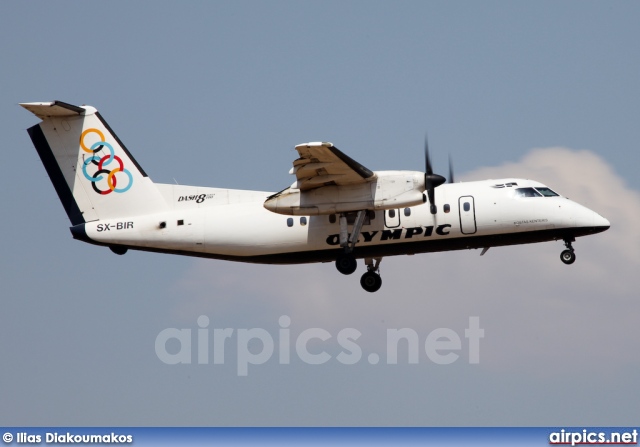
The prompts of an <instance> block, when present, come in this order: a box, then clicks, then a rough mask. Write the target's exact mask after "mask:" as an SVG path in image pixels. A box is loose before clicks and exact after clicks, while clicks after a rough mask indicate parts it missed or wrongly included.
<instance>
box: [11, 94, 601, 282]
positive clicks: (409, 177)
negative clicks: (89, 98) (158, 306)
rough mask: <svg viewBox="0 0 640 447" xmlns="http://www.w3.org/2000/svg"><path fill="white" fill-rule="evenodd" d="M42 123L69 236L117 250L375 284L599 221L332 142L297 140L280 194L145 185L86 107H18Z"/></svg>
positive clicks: (514, 188)
mask: <svg viewBox="0 0 640 447" xmlns="http://www.w3.org/2000/svg"><path fill="white" fill-rule="evenodd" d="M20 105H21V106H22V107H24V108H25V109H27V110H29V111H30V112H32V113H34V114H35V115H36V116H37V117H38V118H40V119H42V122H41V123H39V124H36V125H35V126H33V127H31V128H29V129H28V132H29V135H30V137H31V140H32V141H33V144H34V146H35V148H36V150H37V151H38V154H39V155H40V158H41V159H42V162H43V164H44V167H45V169H46V171H47V173H48V174H49V177H50V178H51V181H52V182H53V186H54V187H55V189H56V191H57V193H58V196H59V198H60V200H61V202H62V205H63V206H64V209H65V211H66V212H67V215H68V216H69V219H70V220H71V224H72V226H71V234H72V235H73V237H74V238H75V239H78V240H80V241H84V242H88V243H90V244H95V245H102V246H106V247H109V248H110V249H111V251H113V252H114V253H116V254H119V255H122V254H125V253H126V252H127V250H129V249H132V250H144V251H152V252H160V253H173V254H180V255H187V256H199V257H204V258H213V259H223V260H228V261H240V262H251V263H260V264H299V263H311V262H331V261H335V263H336V267H337V269H338V271H340V272H341V273H343V274H345V275H349V274H352V273H353V272H354V271H355V270H356V268H357V261H356V259H364V263H365V264H366V267H367V271H366V272H365V273H364V274H363V275H362V278H361V280H360V283H361V285H362V287H363V288H364V290H366V291H368V292H375V291H377V290H378V289H379V288H380V286H381V285H382V280H381V278H380V274H379V267H380V261H381V259H382V258H383V257H384V256H395V255H409V254H415V253H429V252H437V251H448V250H462V249H471V248H474V249H477V248H481V249H482V253H481V255H483V254H484V253H485V252H486V251H487V250H488V249H489V248H490V247H498V246H505V245H517V244H528V243H534V242H546V241H555V240H562V241H564V243H565V246H566V249H565V250H564V251H562V253H561V255H560V259H561V260H562V262H564V263H565V264H572V263H573V262H574V261H575V259H576V256H575V253H574V249H573V247H572V242H574V241H575V238H576V237H579V236H587V235H591V234H595V233H600V232H602V231H605V230H607V229H608V228H609V226H610V223H609V221H608V220H607V219H605V218H604V217H602V216H600V215H599V214H597V213H596V212H594V211H592V210H590V209H588V208H585V207H584V206H582V205H580V204H578V203H576V202H573V201H571V200H569V199H567V198H565V197H562V196H560V195H558V194H557V193H556V192H554V191H553V190H551V189H550V188H548V187H546V186H545V185H543V184H541V183H538V182H535V181H532V180H523V179H513V178H508V179H500V180H484V181H477V182H464V183H453V174H452V172H451V168H450V175H449V181H450V183H445V182H446V180H445V179H444V177H442V176H440V175H437V174H434V173H433V169H432V167H431V163H430V161H429V154H428V148H427V145H426V143H425V159H426V172H417V171H371V170H369V169H367V168H365V167H364V166H363V165H361V164H360V163H358V162H356V161H355V160H353V159H351V158H350V157H348V156H347V155H345V154H344V153H343V152H341V151H340V150H338V149H337V148H336V147H335V146H333V144H331V143H321V142H319V143H306V144H301V145H298V146H296V150H297V151H298V154H299V155H300V157H299V158H298V159H296V160H294V162H293V168H292V169H291V171H290V174H293V175H295V177H296V180H295V182H294V183H293V184H292V185H291V186H290V187H288V188H285V189H284V190H282V191H280V192H278V193H272V192H263V191H244V190H235V189H220V188H209V187H200V186H184V185H173V184H158V183H153V182H152V181H151V179H150V178H149V177H148V175H147V173H146V172H145V171H144V169H142V167H141V166H140V165H139V164H138V162H137V161H136V160H135V159H134V158H133V156H132V155H131V153H130V152H129V151H128V150H127V148H126V147H125V146H124V144H123V143H122V142H121V141H120V139H119V138H118V137H117V136H116V134H115V133H114V132H113V131H112V130H111V128H110V127H109V125H108V124H107V123H106V121H105V120H104V119H103V118H102V116H101V115H100V114H99V113H98V111H97V110H96V109H95V108H93V107H91V106H81V107H78V106H73V105H71V104H66V103H64V102H60V101H54V102H36V103H25V104H20Z"/></svg>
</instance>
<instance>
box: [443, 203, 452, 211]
mask: <svg viewBox="0 0 640 447" xmlns="http://www.w3.org/2000/svg"><path fill="white" fill-rule="evenodd" d="M450 211H451V206H450V205H449V204H448V203H445V204H444V212H445V213H448V212H450Z"/></svg>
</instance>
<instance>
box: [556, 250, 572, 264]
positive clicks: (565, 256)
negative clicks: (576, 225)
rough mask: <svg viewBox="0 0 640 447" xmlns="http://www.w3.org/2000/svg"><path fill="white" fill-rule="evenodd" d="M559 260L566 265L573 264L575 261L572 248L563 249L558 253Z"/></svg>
mask: <svg viewBox="0 0 640 447" xmlns="http://www.w3.org/2000/svg"><path fill="white" fill-rule="evenodd" d="M560 260H561V261H562V262H564V263H565V264H567V265H569V264H573V263H574V262H575V261H576V254H575V253H574V252H573V250H564V251H563V252H562V253H560Z"/></svg>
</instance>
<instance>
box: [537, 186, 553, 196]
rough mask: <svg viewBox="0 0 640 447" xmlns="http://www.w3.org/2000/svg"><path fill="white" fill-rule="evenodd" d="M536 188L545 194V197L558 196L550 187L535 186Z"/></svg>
mask: <svg viewBox="0 0 640 447" xmlns="http://www.w3.org/2000/svg"><path fill="white" fill-rule="evenodd" d="M536 190H537V191H538V192H539V193H540V194H542V195H543V196H545V197H557V196H558V194H556V192H555V191H553V190H551V189H550V188H547V187H539V188H536Z"/></svg>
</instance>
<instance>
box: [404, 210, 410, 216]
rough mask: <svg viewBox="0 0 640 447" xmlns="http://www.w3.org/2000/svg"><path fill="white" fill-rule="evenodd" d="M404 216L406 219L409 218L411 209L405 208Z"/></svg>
mask: <svg viewBox="0 0 640 447" xmlns="http://www.w3.org/2000/svg"><path fill="white" fill-rule="evenodd" d="M404 215H405V216H407V217H409V216H411V208H405V209H404Z"/></svg>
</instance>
